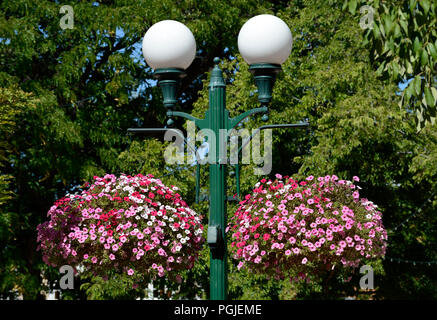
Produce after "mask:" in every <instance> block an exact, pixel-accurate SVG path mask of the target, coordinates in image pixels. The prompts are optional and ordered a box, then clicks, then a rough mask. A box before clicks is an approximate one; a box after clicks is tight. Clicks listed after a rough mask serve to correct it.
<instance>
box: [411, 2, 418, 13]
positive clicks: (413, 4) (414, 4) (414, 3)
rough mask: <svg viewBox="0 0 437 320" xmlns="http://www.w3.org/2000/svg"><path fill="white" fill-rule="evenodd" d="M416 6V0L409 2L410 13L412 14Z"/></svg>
mask: <svg viewBox="0 0 437 320" xmlns="http://www.w3.org/2000/svg"><path fill="white" fill-rule="evenodd" d="M416 5H417V0H410V11H411V12H414V10H415V9H416Z"/></svg>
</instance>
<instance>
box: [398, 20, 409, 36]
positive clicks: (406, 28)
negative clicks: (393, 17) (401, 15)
mask: <svg viewBox="0 0 437 320" xmlns="http://www.w3.org/2000/svg"><path fill="white" fill-rule="evenodd" d="M399 24H400V25H401V27H402V29H403V30H404V32H405V35H408V25H407V22H406V21H405V20H400V21H399Z"/></svg>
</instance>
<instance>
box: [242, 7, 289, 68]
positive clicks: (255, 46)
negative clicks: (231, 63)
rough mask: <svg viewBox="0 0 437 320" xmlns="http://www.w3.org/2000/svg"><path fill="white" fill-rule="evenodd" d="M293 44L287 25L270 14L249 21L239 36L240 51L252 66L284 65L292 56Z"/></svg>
mask: <svg viewBox="0 0 437 320" xmlns="http://www.w3.org/2000/svg"><path fill="white" fill-rule="evenodd" d="M292 42H293V39H292V35H291V31H290V29H289V28H288V26H287V24H286V23H285V22H284V21H282V20H281V19H279V18H278V17H275V16H273V15H270V14H261V15H258V16H255V17H253V18H251V19H249V20H248V21H247V22H246V23H245V24H244V25H243V27H242V28H241V30H240V33H239V35H238V49H239V50H240V53H241V55H242V56H243V59H244V60H245V61H246V62H247V63H248V64H250V65H252V64H262V63H267V64H278V65H280V64H282V63H283V62H284V61H285V60H287V58H288V56H289V55H290V52H291V47H292Z"/></svg>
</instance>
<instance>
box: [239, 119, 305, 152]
mask: <svg viewBox="0 0 437 320" xmlns="http://www.w3.org/2000/svg"><path fill="white" fill-rule="evenodd" d="M309 125H310V124H309V122H302V123H292V124H291V123H281V124H267V125H265V126H261V127H259V128H257V129H256V130H255V132H254V133H253V134H252V135H251V136H250V137H249V138H246V140H245V141H244V143H243V144H242V145H241V147H240V148H239V149H238V155H240V152H241V150H243V148H244V147H245V146H246V145H247V144H248V143H249V142H250V141H251V140H252V138H253V137H254V136H255V135H257V134H258V133H259V132H260V131H261V130H264V129H277V128H306V127H308V126H309Z"/></svg>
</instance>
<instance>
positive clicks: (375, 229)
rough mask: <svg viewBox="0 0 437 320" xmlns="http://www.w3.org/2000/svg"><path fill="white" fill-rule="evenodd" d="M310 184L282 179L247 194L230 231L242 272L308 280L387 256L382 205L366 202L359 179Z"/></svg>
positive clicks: (259, 185)
mask: <svg viewBox="0 0 437 320" xmlns="http://www.w3.org/2000/svg"><path fill="white" fill-rule="evenodd" d="M352 180H353V181H346V180H340V179H339V178H338V177H337V176H335V175H332V176H329V175H327V176H325V177H318V178H315V177H313V176H309V177H307V178H306V179H305V180H304V181H298V180H294V179H293V178H290V177H288V176H285V177H282V176H281V175H279V174H277V175H276V180H275V181H272V180H268V181H267V180H266V179H262V180H261V181H260V182H258V183H257V184H256V185H255V188H254V189H253V193H252V194H251V195H246V197H245V199H244V200H243V201H241V202H240V207H239V209H238V210H237V211H236V213H235V215H234V216H233V217H232V219H231V221H230V224H229V226H228V229H227V230H228V232H229V234H230V235H229V237H230V239H231V241H232V243H231V254H232V256H233V257H234V258H235V259H236V260H237V262H238V269H241V268H242V267H247V268H249V269H250V270H252V271H255V272H260V273H267V274H270V275H273V276H275V277H276V278H284V277H290V278H294V276H296V275H300V276H302V277H305V276H307V275H308V273H314V272H317V270H333V269H334V268H335V267H338V266H347V267H352V268H355V267H358V265H359V263H360V261H361V260H362V259H373V258H378V257H382V256H383V255H384V254H385V251H386V246H387V244H386V240H387V232H386V230H385V229H384V226H383V224H382V214H381V212H380V211H378V207H377V205H375V204H374V203H372V202H371V201H369V200H368V199H365V198H361V197H360V191H359V190H360V187H359V186H357V184H356V183H357V182H358V181H359V178H358V177H356V176H354V177H353V179H352Z"/></svg>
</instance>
